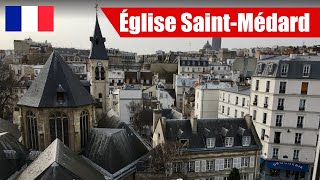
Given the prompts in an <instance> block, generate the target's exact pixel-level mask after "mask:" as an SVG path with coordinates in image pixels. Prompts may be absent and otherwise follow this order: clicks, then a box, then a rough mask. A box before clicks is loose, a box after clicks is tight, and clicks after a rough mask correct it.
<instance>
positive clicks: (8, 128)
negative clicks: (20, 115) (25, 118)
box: [0, 119, 21, 140]
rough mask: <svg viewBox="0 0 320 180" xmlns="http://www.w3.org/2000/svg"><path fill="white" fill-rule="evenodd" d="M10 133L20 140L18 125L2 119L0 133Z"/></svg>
mask: <svg viewBox="0 0 320 180" xmlns="http://www.w3.org/2000/svg"><path fill="white" fill-rule="evenodd" d="M4 132H8V133H10V134H11V135H12V136H14V137H15V138H16V139H17V140H19V138H20V136H21V133H20V131H19V129H18V126H17V125H16V124H13V123H12V122H11V121H8V120H4V119H0V133H4Z"/></svg>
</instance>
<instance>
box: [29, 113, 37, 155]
mask: <svg viewBox="0 0 320 180" xmlns="http://www.w3.org/2000/svg"><path fill="white" fill-rule="evenodd" d="M26 118H27V128H28V129H27V132H28V141H29V142H28V144H29V148H30V149H32V150H39V144H38V125H37V118H36V116H35V114H33V112H31V111H28V112H27V114H26Z"/></svg>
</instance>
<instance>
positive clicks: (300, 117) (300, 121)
mask: <svg viewBox="0 0 320 180" xmlns="http://www.w3.org/2000/svg"><path fill="white" fill-rule="evenodd" d="M303 119H304V116H298V120H297V128H303Z"/></svg>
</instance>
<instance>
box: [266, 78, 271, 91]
mask: <svg viewBox="0 0 320 180" xmlns="http://www.w3.org/2000/svg"><path fill="white" fill-rule="evenodd" d="M269 91H270V81H267V84H266V92H269Z"/></svg>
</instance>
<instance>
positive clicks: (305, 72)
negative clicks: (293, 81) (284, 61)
mask: <svg viewBox="0 0 320 180" xmlns="http://www.w3.org/2000/svg"><path fill="white" fill-rule="evenodd" d="M309 75H310V65H309V64H308V65H304V66H303V74H302V76H303V77H309Z"/></svg>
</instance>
